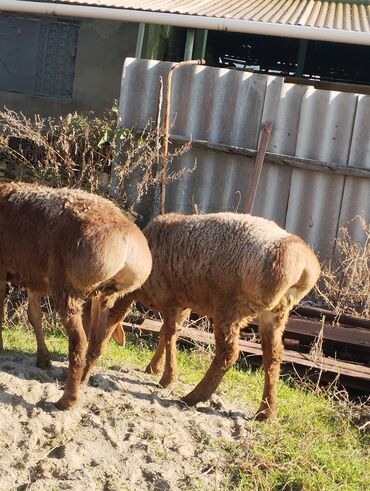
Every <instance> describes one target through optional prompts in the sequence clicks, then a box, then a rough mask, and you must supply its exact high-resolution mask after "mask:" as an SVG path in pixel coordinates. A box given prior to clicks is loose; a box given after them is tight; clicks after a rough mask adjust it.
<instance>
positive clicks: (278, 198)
mask: <svg viewBox="0 0 370 491" xmlns="http://www.w3.org/2000/svg"><path fill="white" fill-rule="evenodd" d="M170 66H171V64H170V63H167V62H157V61H148V60H138V59H132V58H131V59H130V58H129V59H127V60H126V62H125V65H124V71H123V79H122V92H121V99H120V109H119V116H120V122H119V124H120V125H121V126H123V127H131V126H138V127H141V128H142V127H144V126H145V125H146V123H147V121H148V119H150V118H152V119H154V118H155V116H156V112H157V100H158V87H159V76H160V75H161V76H162V77H163V78H164V80H166V75H167V73H168V70H169V68H170ZM172 94H173V95H172V110H171V121H172V128H171V132H172V134H178V135H182V136H185V137H192V138H193V139H199V140H207V141H209V142H211V143H223V144H226V145H235V146H240V147H246V148H253V149H255V148H257V146H258V137H259V131H260V128H261V124H262V123H264V122H266V121H272V122H273V124H274V129H273V133H272V135H271V139H270V143H269V148H268V150H269V151H270V152H272V153H277V154H285V155H292V156H297V157H302V158H309V159H314V160H318V161H327V162H333V163H337V164H342V165H356V166H363V167H365V168H370V137H369V135H370V96H361V95H360V96H359V95H357V94H350V93H340V92H331V91H324V90H316V89H314V88H313V87H308V86H302V85H294V84H287V83H284V79H283V78H281V77H272V76H265V75H260V74H252V73H247V72H242V71H235V70H227V69H219V68H212V67H204V66H188V67H184V68H181V69H178V70H177V71H176V72H175V74H174V79H173V92H172ZM195 159H196V160H197V168H196V170H195V171H194V172H192V173H191V174H187V175H186V176H185V177H184V178H182V179H181V180H180V181H176V182H174V183H171V184H169V186H168V190H167V195H166V198H167V201H166V208H167V210H168V211H170V210H173V211H174V210H177V211H181V212H184V213H191V212H193V209H194V204H196V205H197V206H198V208H199V209H200V210H201V211H202V212H211V211H220V210H242V208H243V205H244V202H245V199H246V195H247V191H248V189H249V182H250V175H251V172H252V165H253V162H252V161H251V159H247V158H245V157H242V156H237V155H228V154H222V153H217V152H214V151H209V150H205V149H198V148H192V149H191V151H190V152H188V153H186V154H185V155H184V156H183V157H181V159H179V161H178V162H176V164H175V166H176V168H189V169H190V168H192V166H193V164H194V160H195ZM369 196H370V180H369V179H367V178H355V177H344V176H341V175H329V174H327V173H321V172H316V171H305V170H301V169H297V168H294V169H293V168H291V167H288V166H283V165H281V166H280V165H275V164H266V165H265V167H264V169H263V173H262V178H261V182H260V186H259V188H258V192H257V199H256V202H255V206H254V209H253V213H254V214H256V215H260V216H265V217H267V218H271V219H273V220H275V221H277V222H278V223H279V224H280V225H282V226H285V227H286V228H287V229H288V230H289V231H291V232H294V233H297V234H299V235H300V236H302V237H303V238H304V239H306V240H307V241H308V242H309V243H311V244H312V245H313V246H314V248H315V249H316V250H317V251H319V253H320V254H321V256H322V257H330V256H331V255H332V253H333V241H334V238H335V237H336V236H337V234H338V230H339V227H340V226H341V225H342V224H344V223H347V222H348V221H350V220H351V219H352V218H353V217H354V216H356V215H358V214H364V215H365V217H367V220H368V221H369V219H370V198H369ZM350 228H351V230H352V231H353V234H354V236H355V237H356V239H359V240H361V239H362V237H361V231H360V228H359V227H358V225H357V224H356V223H351V225H350Z"/></svg>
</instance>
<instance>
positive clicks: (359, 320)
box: [293, 305, 370, 330]
mask: <svg viewBox="0 0 370 491" xmlns="http://www.w3.org/2000/svg"><path fill="white" fill-rule="evenodd" d="M293 313H296V314H298V315H302V316H304V317H313V318H315V319H321V318H322V317H323V316H325V321H327V322H333V321H336V322H337V323H340V325H341V326H343V327H347V326H348V327H354V326H358V327H362V328H364V329H369V330H370V319H366V318H365V317H359V316H356V315H350V314H339V315H337V314H336V313H335V312H334V311H332V310H327V309H321V308H318V307H311V306H307V305H298V306H297V307H295V308H294V309H293Z"/></svg>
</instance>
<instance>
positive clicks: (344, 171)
mask: <svg viewBox="0 0 370 491" xmlns="http://www.w3.org/2000/svg"><path fill="white" fill-rule="evenodd" d="M170 140H171V141H172V142H175V143H181V144H183V143H189V142H190V143H191V145H192V147H194V148H200V149H202V150H212V151H215V152H222V153H227V154H232V155H243V156H245V157H249V158H251V159H254V158H255V157H256V155H257V150H252V149H249V148H244V147H234V146H231V145H224V144H222V143H209V142H208V141H206V140H191V139H190V138H188V137H184V136H179V135H171V136H170ZM265 161H266V162H270V163H272V164H278V165H288V166H290V167H295V168H298V169H305V170H312V171H318V172H326V173H329V174H336V175H343V176H354V177H367V178H370V169H365V168H364V167H360V166H353V165H351V166H350V165H341V164H335V163H332V162H325V161H321V160H312V159H303V158H300V157H292V156H290V155H280V154H275V153H270V152H267V153H266V157H265Z"/></svg>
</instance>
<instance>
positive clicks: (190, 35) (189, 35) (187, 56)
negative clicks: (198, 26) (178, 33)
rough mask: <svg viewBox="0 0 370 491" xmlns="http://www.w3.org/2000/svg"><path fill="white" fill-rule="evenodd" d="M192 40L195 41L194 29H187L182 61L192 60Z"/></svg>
mask: <svg viewBox="0 0 370 491" xmlns="http://www.w3.org/2000/svg"><path fill="white" fill-rule="evenodd" d="M194 39H195V29H187V30H186V41H185V51H184V60H185V61H188V60H191V59H192V58H193V51H194Z"/></svg>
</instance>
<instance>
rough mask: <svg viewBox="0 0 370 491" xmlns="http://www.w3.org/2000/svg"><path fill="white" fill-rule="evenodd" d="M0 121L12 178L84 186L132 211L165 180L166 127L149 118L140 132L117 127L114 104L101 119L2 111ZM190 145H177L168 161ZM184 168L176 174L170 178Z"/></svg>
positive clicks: (1, 152)
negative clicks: (163, 147)
mask: <svg viewBox="0 0 370 491" xmlns="http://www.w3.org/2000/svg"><path fill="white" fill-rule="evenodd" d="M0 121H1V122H2V130H1V134H0V160H1V161H2V162H5V164H6V167H7V173H8V175H9V177H10V178H12V179H15V180H24V181H28V182H31V181H35V182H38V183H39V184H46V185H49V186H52V187H64V186H67V187H71V188H82V189H86V190H87V191H91V192H95V193H98V194H100V195H103V196H106V197H109V198H111V199H113V200H114V201H116V202H117V204H118V205H120V206H121V207H125V208H126V209H127V208H129V209H130V210H133V209H134V208H135V206H136V205H137V204H138V203H139V202H140V200H141V199H142V198H143V196H144V195H145V194H146V193H147V192H148V190H149V189H150V188H153V187H156V186H158V185H159V183H160V182H161V169H160V162H159V158H158V155H159V149H158V144H159V142H160V141H161V138H162V130H161V129H157V128H155V127H154V125H153V124H152V123H151V122H149V123H148V125H147V127H146V128H145V129H144V130H142V131H135V130H134V129H129V128H123V129H121V128H118V127H117V109H115V108H113V109H111V110H110V111H107V112H105V113H104V114H103V115H102V116H101V117H98V116H96V115H95V114H94V113H93V112H89V113H86V114H78V113H73V114H68V115H66V116H60V117H58V118H43V117H41V116H39V115H35V116H33V117H26V116H25V115H24V114H22V113H17V112H15V111H12V110H9V109H4V111H1V112H0ZM158 133H159V134H158ZM189 148H190V145H183V146H182V147H180V148H177V149H175V150H174V151H173V152H172V153H171V154H170V155H169V156H168V162H169V164H171V162H172V161H173V160H174V159H175V158H177V157H179V156H180V155H182V154H183V153H185V152H186V151H187V150H188V149H189ZM186 172H188V170H180V171H178V172H172V173H170V174H169V176H168V181H169V182H170V181H173V180H175V179H179V178H180V177H181V176H182V175H183V174H185V173H186ZM128 194H129V195H130V199H128Z"/></svg>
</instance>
